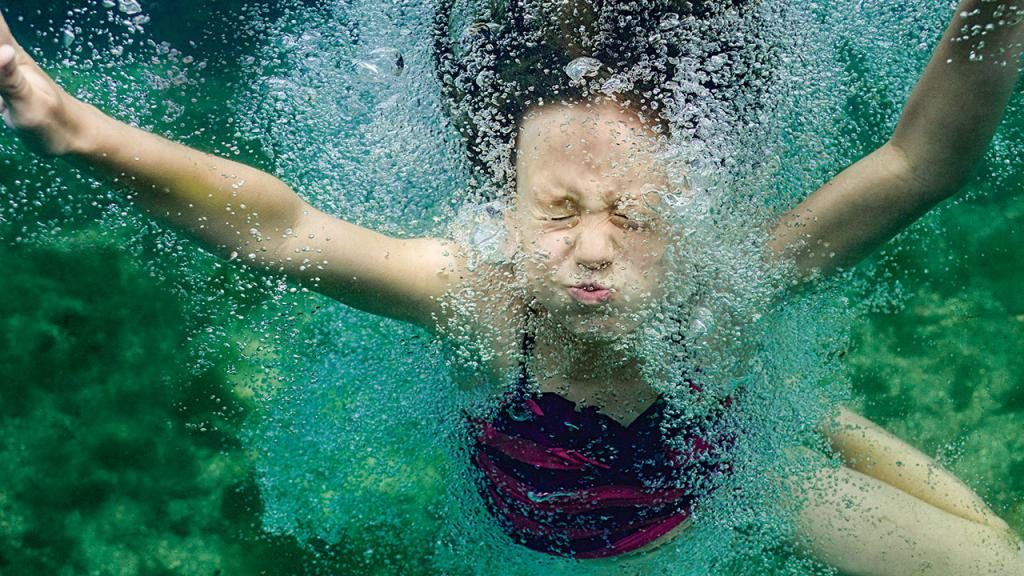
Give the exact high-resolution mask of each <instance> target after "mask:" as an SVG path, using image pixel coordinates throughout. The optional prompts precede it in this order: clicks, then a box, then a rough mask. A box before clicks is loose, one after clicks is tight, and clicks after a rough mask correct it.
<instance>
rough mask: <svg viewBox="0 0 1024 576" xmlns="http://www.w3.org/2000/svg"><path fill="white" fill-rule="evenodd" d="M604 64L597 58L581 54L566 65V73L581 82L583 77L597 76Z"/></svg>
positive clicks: (575, 80)
mask: <svg viewBox="0 0 1024 576" xmlns="http://www.w3.org/2000/svg"><path fill="white" fill-rule="evenodd" d="M602 65H603V64H602V63H601V61H600V60H598V59H596V58H591V57H589V56H580V57H579V58H576V59H575V60H573V61H572V62H569V63H568V64H566V66H565V73H566V74H567V75H568V76H569V78H571V79H572V80H573V82H579V81H581V80H583V78H586V77H591V76H596V75H597V72H598V71H599V70H600V69H601V66H602Z"/></svg>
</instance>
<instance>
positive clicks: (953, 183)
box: [882, 140, 978, 208]
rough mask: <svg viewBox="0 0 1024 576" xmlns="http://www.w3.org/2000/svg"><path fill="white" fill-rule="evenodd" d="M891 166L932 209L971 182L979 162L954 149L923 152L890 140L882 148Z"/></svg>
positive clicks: (909, 187)
mask: <svg viewBox="0 0 1024 576" xmlns="http://www.w3.org/2000/svg"><path fill="white" fill-rule="evenodd" d="M882 152H883V153H884V154H885V155H886V156H887V157H888V161H889V165H890V166H892V167H893V169H894V170H895V171H896V172H897V173H898V174H899V178H900V179H901V180H903V181H904V182H905V183H906V185H907V188H908V189H910V190H914V191H915V195H916V196H917V197H918V198H924V199H927V200H928V201H929V208H930V207H931V206H933V205H935V204H938V203H940V202H942V201H944V200H946V199H948V198H950V197H952V196H955V195H956V194H957V193H958V192H959V191H960V190H962V189H963V188H964V186H966V185H967V183H968V182H970V180H971V178H972V177H973V176H974V172H975V168H976V166H977V163H978V159H976V158H973V159H972V158H966V157H963V156H961V155H957V154H955V153H953V152H949V153H946V154H930V155H929V154H924V153H920V152H917V153H915V152H914V151H913V150H911V149H908V148H907V147H904V146H901V145H900V144H899V143H898V142H897V141H895V140H890V141H889V142H887V143H886V144H885V145H884V146H883V147H882Z"/></svg>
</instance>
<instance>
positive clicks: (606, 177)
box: [508, 101, 668, 340]
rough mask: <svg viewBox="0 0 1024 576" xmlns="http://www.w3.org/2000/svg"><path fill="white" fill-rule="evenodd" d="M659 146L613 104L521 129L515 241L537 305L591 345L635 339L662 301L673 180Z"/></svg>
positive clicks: (568, 108)
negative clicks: (666, 209)
mask: <svg viewBox="0 0 1024 576" xmlns="http://www.w3.org/2000/svg"><path fill="white" fill-rule="evenodd" d="M656 144H657V140H656V137H655V135H654V134H653V133H652V132H651V131H650V129H648V128H647V127H645V126H644V125H643V124H642V123H641V121H640V119H639V118H637V116H636V114H635V113H633V112H631V111H629V110H628V109H622V108H620V105H619V104H617V103H614V102H610V101H602V102H591V103H581V104H576V105H562V104H557V105H549V106H544V107H541V108H537V109H534V110H533V111H532V112H531V113H529V114H528V115H527V116H526V118H525V119H524V120H523V122H522V125H521V127H520V132H519V139H518V150H517V160H516V175H517V182H516V201H515V205H514V208H513V209H512V210H511V211H510V212H509V215H508V218H509V229H510V230H512V231H513V233H512V235H511V238H512V239H513V241H514V242H515V243H516V248H517V249H518V251H519V255H520V256H521V258H522V260H521V266H520V270H521V272H522V273H523V274H524V276H525V279H526V282H527V285H528V288H529V291H530V296H532V297H533V298H534V299H536V301H537V302H538V303H539V304H541V305H542V306H543V307H544V309H545V310H547V311H548V312H549V313H550V315H551V317H552V318H554V319H555V320H556V321H558V322H560V323H561V324H562V325H563V326H564V327H565V328H567V329H569V330H570V331H571V332H572V333H574V334H577V335H578V336H581V337H585V338H586V339H588V340H614V339H616V338H618V337H620V336H622V335H624V334H628V333H630V332H632V331H634V330H635V329H636V328H637V327H638V326H639V325H640V324H641V323H642V322H643V321H644V320H645V319H646V317H647V315H648V314H649V313H650V310H651V309H652V308H653V305H654V304H655V303H656V302H657V301H658V299H659V298H660V296H661V293H660V284H661V282H660V279H661V276H662V273H663V272H662V258H663V255H664V252H665V246H666V236H667V226H666V225H665V222H664V221H663V219H662V218H661V217H660V215H659V212H660V210H659V202H660V200H659V197H660V194H659V191H660V190H665V189H666V187H667V186H668V179H667V176H666V175H665V173H664V171H663V170H662V169H661V168H660V166H659V163H658V162H656V160H655V152H656Z"/></svg>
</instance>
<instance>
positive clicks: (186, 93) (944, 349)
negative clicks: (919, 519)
mask: <svg viewBox="0 0 1024 576" xmlns="http://www.w3.org/2000/svg"><path fill="white" fill-rule="evenodd" d="M216 4H217V9H216V10H212V11H211V10H210V9H209V8H208V7H205V8H204V6H208V5H209V3H203V2H198V1H194V0H190V1H185V0H177V1H174V2H170V1H167V2H151V3H146V4H145V6H146V10H147V14H149V15H150V16H151V18H152V21H151V23H149V24H148V25H147V30H148V31H147V35H148V36H149V37H152V38H156V39H159V40H161V41H163V40H166V41H167V42H169V43H170V45H172V46H176V47H180V48H184V47H188V48H187V52H188V53H189V54H194V55H195V56H196V57H197V58H200V57H201V58H202V59H206V60H207V62H208V66H207V68H206V69H205V70H203V71H201V72H194V73H193V75H192V78H193V79H202V82H198V81H196V82H192V83H189V84H186V85H180V86H174V85H172V86H168V87H165V88H148V89H147V90H148V91H149V93H150V96H151V99H150V100H151V101H152V102H155V103H156V104H155V105H153V106H152V107H147V108H144V109H143V108H141V107H135V108H131V112H132V113H133V114H136V115H138V120H139V121H140V122H141V123H142V124H143V125H146V126H150V127H155V128H156V129H158V130H159V131H161V132H163V133H166V134H169V135H173V136H174V137H175V138H176V139H178V140H181V141H184V142H186V143H188V144H191V145H195V146H198V147H201V148H203V149H206V150H211V151H220V152H222V153H225V151H228V150H229V149H230V148H229V146H228V144H226V143H227V142H231V143H234V144H237V145H238V146H239V150H238V152H239V155H238V157H239V158H240V159H242V160H243V161H246V162H249V163H253V164H254V165H257V166H260V167H264V168H268V169H269V168H270V167H271V162H270V159H269V158H268V157H267V156H266V154H265V153H263V152H261V150H262V149H261V148H260V147H259V146H257V145H256V144H254V143H252V142H247V141H242V142H237V141H236V140H235V138H234V135H235V133H236V130H237V129H236V126H235V125H234V120H233V119H232V118H233V116H232V115H231V114H230V113H226V112H225V111H224V109H223V108H222V107H221V104H222V103H223V102H230V101H231V99H232V98H233V97H235V96H236V95H237V94H238V93H239V92H241V91H242V90H243V89H244V87H245V79H244V78H239V77H238V76H237V72H236V70H237V69H238V66H237V63H238V62H239V61H241V60H243V59H244V58H245V57H247V56H252V55H255V54H257V49H258V45H259V41H258V38H253V37H251V36H249V37H246V38H243V39H242V41H238V38H237V36H236V35H235V32H241V31H242V30H241V29H239V28H238V27H237V25H236V24H235V23H236V22H237V21H238V18H240V17H241V16H240V14H242V10H243V4H244V5H248V6H249V8H248V10H252V9H253V8H252V6H253V3H251V2H246V3H243V2H218V3H216ZM36 5H37V4H36V2H34V1H30V0H16V1H9V2H6V3H5V4H4V8H5V10H6V12H7V14H8V15H10V14H21V15H24V17H25V20H24V21H23V22H16V23H14V24H13V26H14V28H15V33H16V34H18V35H19V36H20V37H22V38H24V39H25V41H26V43H27V42H28V38H29V37H30V36H31V34H32V33H33V32H32V31H33V30H38V29H45V28H46V27H47V21H48V20H50V19H55V20H56V19H58V18H59V17H60V15H62V14H64V13H65V12H66V11H67V10H68V9H70V8H74V7H75V6H77V5H78V4H76V3H73V2H64V3H48V4H47V6H46V7H45V8H44V9H40V8H36ZM260 6H262V7H263V8H264V9H265V10H263V14H264V16H265V17H266V18H268V19H272V18H273V17H275V12H274V11H275V9H276V7H275V6H274V4H273V3H272V2H266V3H265V4H261V5H260ZM249 16H251V13H249ZM189 42H194V43H195V45H194V46H189ZM40 49H41V51H42V53H43V54H44V55H48V56H49V57H51V58H54V57H56V55H58V54H60V53H61V48H60V46H59V41H57V40H51V41H50V42H49V43H44V44H41V45H40ZM129 52H131V50H129ZM137 54H138V55H139V57H138V61H137V63H135V64H134V65H133V66H128V67H126V68H125V69H124V70H120V71H117V72H112V71H104V70H93V71H90V70H84V71H79V72H78V73H77V74H76V75H75V76H74V77H68V78H62V80H64V81H65V82H67V83H68V84H70V85H74V84H76V83H77V84H80V85H86V84H89V83H91V82H97V83H99V84H102V83H100V82H99V80H100V79H102V78H105V77H110V76H116V77H123V78H141V77H142V76H143V70H145V69H147V66H148V63H147V58H146V56H145V55H146V54H147V49H145V48H143V47H139V48H137ZM161 66H164V68H166V67H167V66H166V62H165V63H164V64H163V65H161ZM157 68H158V69H163V68H160V66H157ZM149 69H152V68H149ZM58 76H60V75H59V74H58ZM94 89H95V90H98V91H100V93H102V90H103V88H102V85H101V86H100V87H99V88H94ZM118 90H124V88H115V89H112V90H111V91H110V98H111V100H112V101H117V99H118V94H119V93H118ZM193 100H194V101H193ZM165 101H170V102H172V103H179V104H182V105H184V112H183V113H182V114H181V115H180V116H177V117H176V118H174V120H173V121H167V120H164V118H165V116H166V114H167V112H168V110H167V105H166V104H165ZM892 105H893V104H892V103H891V98H889V99H888V100H887V95H885V94H873V95H871V96H870V98H869V101H851V102H850V104H849V106H850V112H851V114H852V115H853V117H859V118H867V119H870V118H872V117H873V114H874V110H875V109H876V108H878V107H882V108H885V107H887V106H892ZM865 124H866V126H865ZM858 126H859V129H860V131H859V132H857V133H856V134H854V135H853V138H854V140H856V141H855V142H851V145H850V146H851V148H857V147H858V146H860V147H867V146H870V145H871V144H872V143H874V144H877V143H879V142H880V138H883V137H884V134H885V130H886V129H887V127H886V126H884V125H881V124H872V123H871V122H870V121H868V122H866V123H865V122H861V123H859V124H858ZM1022 132H1024V117H1021V116H1020V115H1016V116H1012V115H1011V117H1009V118H1008V119H1007V121H1006V123H1005V124H1004V126H1003V127H1002V129H1001V134H1002V137H1003V138H1005V139H1007V140H1014V139H1015V138H1019V136H1020V135H1021V134H1022ZM3 138H5V140H4V141H3V142H4V144H3V155H0V186H2V187H3V189H4V190H5V197H3V198H2V201H3V202H8V201H11V202H18V203H21V204H22V205H20V206H18V207H16V209H8V210H4V211H3V212H2V213H0V214H3V216H4V221H0V339H2V345H0V574H12V575H20V574H187V575H193V574H194V575H200V574H202V575H210V574H239V575H242V574H301V573H307V572H308V573H317V572H325V573H343V574H399V573H400V574H429V573H432V571H431V569H430V567H429V566H430V565H429V562H426V561H424V556H427V555H429V554H431V552H432V551H433V549H434V535H435V533H436V532H438V531H439V530H440V528H439V527H440V525H441V519H440V518H439V511H438V509H437V502H438V501H439V500H440V497H441V496H440V495H441V492H442V490H443V486H442V482H441V480H439V479H438V477H437V475H436V474H435V473H434V468H433V467H432V464H433V462H434V460H435V459H436V458H438V457H439V456H438V455H437V454H430V453H428V454H417V453H411V451H406V450H403V449H402V448H401V447H393V449H392V450H391V451H390V452H389V453H388V454H387V456H386V458H388V459H390V461H391V462H392V467H393V468H394V469H396V470H403V471H404V473H407V474H408V475H409V476H408V477H407V478H404V479H403V480H402V482H398V483H397V484H396V485H389V484H388V483H386V482H376V481H375V482H372V483H371V482H367V486H366V487H365V488H364V496H363V497H364V498H365V500H366V506H367V509H368V510H371V511H376V510H390V511H391V512H390V513H389V514H387V515H376V516H374V515H371V514H369V513H368V514H366V515H355V516H352V517H349V518H335V519H334V522H335V523H336V524H337V526H336V527H335V528H334V530H333V535H334V536H337V537H338V538H336V539H334V540H331V541H327V540H324V541H319V542H317V541H315V540H314V543H313V546H312V549H310V548H309V547H303V546H300V545H299V544H298V543H297V541H296V540H295V539H294V538H293V537H291V536H288V535H269V534H268V533H267V532H266V531H264V530H263V526H264V525H265V524H266V523H268V520H267V516H268V514H267V512H268V511H267V510H265V509H264V504H263V500H262V497H261V493H260V490H259V489H258V488H257V485H258V482H257V477H256V474H257V470H256V468H255V467H254V465H253V461H254V458H253V454H251V453H249V452H248V451H247V449H246V446H247V444H246V443H245V442H244V438H245V434H246V433H247V432H246V430H247V429H248V426H250V425H251V424H252V422H258V421H260V419H261V418H264V417H265V414H264V410H265V407H264V406H262V405H261V404H260V402H258V401H257V400H256V396H254V394H253V387H254V386H267V385H269V384H268V383H267V381H268V380H272V376H271V375H268V372H267V370H266V364H267V363H268V361H267V359H266V355H265V352H266V350H272V349H274V346H273V344H279V343H276V342H273V340H274V339H275V337H278V336H279V337H283V338H285V339H291V340H293V341H296V342H299V343H300V344H301V342H302V341H303V339H309V338H313V337H315V335H316V332H315V331H314V330H311V329H309V328H306V324H307V321H306V320H305V318H309V317H313V318H317V317H318V314H322V313H323V312H322V311H321V310H320V309H321V308H322V307H324V306H326V304H327V303H326V302H323V301H321V300H320V299H319V298H318V297H313V296H302V295H289V294H287V293H285V295H283V296H282V295H281V294H280V293H278V292H275V291H274V290H272V289H269V288H267V285H268V284H269V285H272V284H273V282H274V280H273V279H269V278H266V277H263V276H261V275H259V274H256V273H253V272H250V271H246V270H242V269H239V268H238V267H235V266H232V265H224V264H221V263H219V262H217V261H216V260H215V259H213V258H212V257H208V256H202V255H200V256H197V255H196V252H195V249H194V247H193V246H191V245H190V244H189V243H188V242H187V241H185V240H183V239H181V238H179V237H177V236H176V235H174V234H173V233H168V232H167V231H165V230H161V229H159V228H157V227H154V226H152V225H151V224H149V223H147V221H146V220H145V219H144V218H142V217H138V216H136V215H133V214H132V213H130V212H129V214H128V216H120V215H118V212H120V211H121V209H120V208H118V207H117V206H116V205H114V207H113V208H111V204H110V201H109V198H108V196H107V195H106V193H105V192H103V191H98V190H95V189H94V188H93V187H91V186H90V185H89V183H88V181H85V180H83V179H81V178H78V177H77V176H75V174H74V173H73V172H72V170H71V169H69V168H68V167H66V166H63V165H61V164H59V163H53V162H49V161H33V160H30V159H29V157H28V156H27V155H26V154H25V153H23V152H19V151H17V147H16V146H15V145H13V144H12V143H11V141H10V136H9V135H8V136H3ZM1022 189H1024V171H1021V170H1019V169H1017V170H1009V171H1007V169H1006V167H1005V166H1001V165H995V164H993V163H992V162H989V163H988V164H986V165H985V166H983V167H982V169H981V170H980V171H979V175H978V177H977V178H976V179H975V181H974V182H973V183H972V184H971V185H970V186H969V189H968V190H966V191H965V195H964V196H963V197H962V198H961V199H960V200H957V201H956V202H954V203H952V204H951V205H950V206H948V207H946V208H944V209H942V210H940V211H939V212H937V213H936V214H933V215H931V216H929V217H928V218H926V220H925V221H924V222H922V223H920V224H919V225H918V226H916V227H915V229H914V230H913V231H911V233H909V234H906V235H905V236H904V237H901V238H900V239H898V240H897V241H896V242H894V244H893V245H891V246H890V248H889V249H887V251H886V253H885V254H883V255H880V256H878V257H876V258H875V259H874V260H873V261H872V262H869V263H867V264H866V266H869V267H870V266H877V271H876V272H875V277H877V278H881V279H885V280H886V282H887V283H888V285H889V286H890V287H892V291H893V292H896V293H899V294H900V295H901V304H900V306H898V307H893V306H891V305H889V304H886V305H885V306H880V308H885V309H884V310H879V311H878V312H876V313H872V314H868V315H866V316H864V317H863V318H862V319H861V321H860V322H858V324H857V325H856V327H855V331H854V346H853V347H852V348H851V350H850V351H849V353H848V354H847V355H846V360H847V363H848V366H849V367H850V370H851V378H852V381H853V383H854V386H855V390H856V392H857V393H858V395H859V397H860V399H861V400H860V402H861V405H860V406H859V408H860V409H862V410H863V412H864V413H865V414H866V415H867V416H868V417H871V418H874V419H877V420H878V421H879V422H881V423H882V424H884V425H885V426H886V427H887V428H889V429H890V430H892V431H893V432H895V433H896V434H897V435H899V436H901V437H903V438H905V439H907V440H909V441H910V442H911V443H913V444H914V445H916V446H918V447H919V448H921V449H923V450H924V451H925V452H927V453H929V454H933V455H938V456H939V458H940V459H941V461H942V462H944V463H945V464H946V465H947V466H949V467H950V468H951V469H952V470H953V471H954V472H955V473H956V474H957V475H959V476H960V477H961V478H964V479H965V480H966V481H967V482H968V484H970V485H971V486H972V487H973V488H974V489H975V490H977V491H978V492H979V493H980V494H981V495H982V496H983V497H984V498H985V499H986V500H987V501H988V502H990V503H991V504H992V506H993V507H994V509H995V510H996V512H997V513H999V514H1000V515H1001V516H1003V517H1004V518H1007V519H1008V521H1009V522H1010V523H1011V525H1012V526H1013V527H1014V528H1015V529H1016V530H1017V531H1018V532H1024V434H1021V432H1022V430H1024V360H1022V355H1021V353H1020V351H1021V350H1022V349H1024V290H1021V288H1020V287H1021V286H1022V285H1024V249H1022V248H1021V246H1022V244H1024V237H1022V235H1024V197H1022V196H1021V195H1020V194H1019V192H1020V191H1021V190H1022ZM12 191H13V192H12ZM37 198H38V199H41V202H39V203H38V204H37V205H33V200H34V199H37ZM112 222H116V223H117V225H112V224H111V223H112ZM326 310H328V311H329V310H331V308H330V307H329V306H328V307H327V308H326ZM353 316H355V315H353ZM360 322H362V323H360ZM268 325H270V326H274V327H276V330H275V332H273V333H268V332H267V331H266V330H265V327H266V326H268ZM351 326H352V331H353V335H352V336H351V338H352V339H364V340H365V339H369V340H370V341H371V342H374V341H375V342H380V345H381V346H382V347H384V348H387V349H388V350H401V349H402V346H412V347H415V346H418V345H420V343H419V341H417V338H418V336H417V334H416V333H414V332H412V331H410V332H408V333H402V334H403V338H404V339H405V340H406V341H403V342H402V343H401V344H393V343H388V342H387V339H388V338H389V337H388V336H387V335H386V334H385V333H384V329H382V328H381V327H380V325H379V324H378V323H376V322H375V321H368V320H365V319H363V320H360V319H359V318H354V319H353V320H352V324H351ZM287 329H292V330H293V332H291V333H289V332H287ZM277 330H279V331H277ZM264 345H265V346H264ZM388 347H393V348H388ZM300 348H301V346H295V347H293V349H290V350H293V351H295V352H296V353H297V354H299V356H300V357H299V358H297V359H296V360H295V362H296V363H297V365H299V366H301V365H302V363H303V362H315V361H317V360H318V359H316V358H305V357H302V356H301V350H300ZM368 357H372V355H370V356H368ZM341 394H342V397H338V398H335V400H336V402H337V406H338V407H340V408H341V409H346V410H352V409H354V408H353V406H354V405H355V406H357V405H358V403H359V402H364V401H367V399H366V398H364V397H363V396H365V395H360V394H358V393H356V392H352V394H351V397H344V392H342V393H341ZM329 408H330V407H329V406H328V407H325V409H329ZM396 425H397V426H403V425H404V426H407V427H408V428H410V431H409V432H408V433H409V434H410V435H412V434H415V433H416V430H415V427H414V425H413V424H396ZM324 441H325V442H327V441H329V439H324ZM271 512H272V511H271ZM371 516H372V517H371ZM272 517H273V516H272V514H271V518H272ZM269 523H270V524H273V522H272V521H270V522H269Z"/></svg>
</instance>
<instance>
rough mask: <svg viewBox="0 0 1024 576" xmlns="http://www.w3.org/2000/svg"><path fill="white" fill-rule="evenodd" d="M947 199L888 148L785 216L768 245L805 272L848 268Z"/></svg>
mask: <svg viewBox="0 0 1024 576" xmlns="http://www.w3.org/2000/svg"><path fill="white" fill-rule="evenodd" d="M948 195H949V191H948V190H945V189H939V188H936V187H934V186H932V185H931V184H929V182H928V181H927V180H926V179H924V178H922V177H921V175H920V174H919V173H918V172H917V171H916V169H915V167H914V166H913V165H912V164H911V162H910V161H909V159H908V158H907V156H906V154H905V153H904V152H903V150H902V149H901V148H899V147H898V146H896V145H895V144H893V143H887V144H885V145H884V146H882V147H881V148H879V149H877V150H875V151H874V152H872V153H871V154H869V155H868V156H866V157H864V158H862V159H861V160H860V161H858V162H857V163H855V164H853V165H852V166H850V167H849V168H847V169H846V170H844V171H843V172H841V173H840V174H839V175H838V176H836V177H835V178H833V179H832V180H831V181H830V182H828V183H827V184H825V185H824V186H822V187H821V188H819V189H818V190H817V191H815V192H814V193H813V194H811V195H810V196H809V197H808V198H806V199H805V200H804V201H803V202H801V203H800V204H799V205H798V206H797V207H796V208H794V209H792V210H790V211H788V212H786V213H785V214H783V215H782V216H781V217H780V218H779V220H778V221H777V222H776V224H775V226H774V229H773V231H772V238H771V241H770V244H769V245H770V247H771V249H772V251H773V252H775V253H776V254H779V255H781V256H783V257H786V258H789V259H791V260H792V261H794V262H795V263H796V264H797V266H798V267H799V268H800V269H801V270H804V271H811V270H821V271H824V272H827V271H831V270H833V269H835V268H840V267H846V266H852V265H853V264H856V263H857V262H858V261H860V260H861V259H862V258H864V257H865V256H867V255H868V254H870V253H871V252H872V251H874V250H875V249H876V248H878V247H879V246H881V245H882V244H884V243H885V242H886V241H888V240H889V239H890V238H892V237H893V236H895V235H896V234H897V233H899V232H900V230H902V229H903V228H904V227H906V226H907V225H908V224H910V223H912V222H913V221H914V220H916V219H917V218H919V217H920V216H921V215H923V214H924V213H925V212H927V211H928V210H929V209H931V208H932V207H933V206H935V205H936V204H937V203H939V202H941V201H942V200H943V199H945V198H946V197H948Z"/></svg>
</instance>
